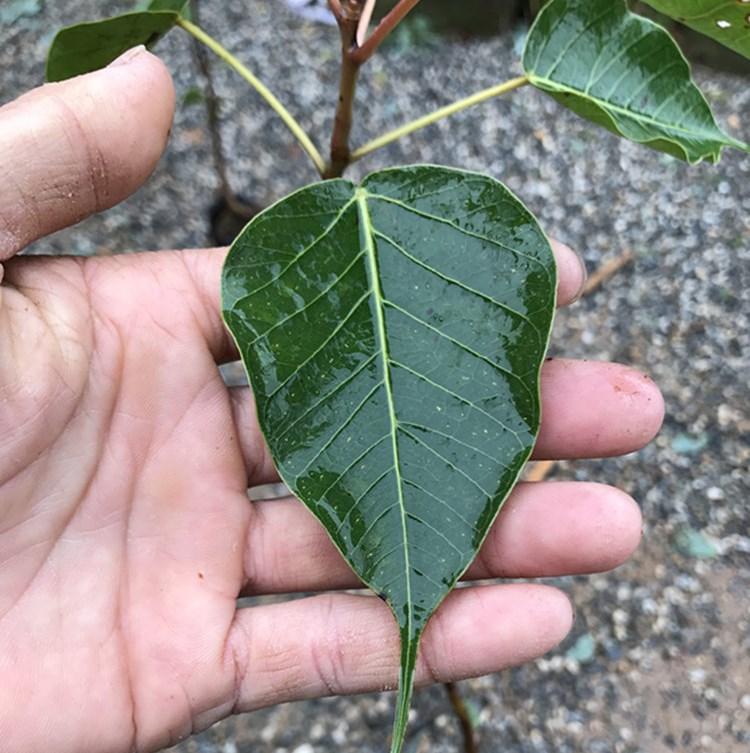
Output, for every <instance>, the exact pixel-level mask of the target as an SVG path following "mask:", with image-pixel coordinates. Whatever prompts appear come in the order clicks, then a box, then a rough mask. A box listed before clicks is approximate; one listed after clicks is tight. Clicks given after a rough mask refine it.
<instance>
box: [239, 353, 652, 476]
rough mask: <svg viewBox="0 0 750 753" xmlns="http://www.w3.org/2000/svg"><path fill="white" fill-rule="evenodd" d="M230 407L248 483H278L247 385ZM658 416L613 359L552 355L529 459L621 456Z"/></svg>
mask: <svg viewBox="0 0 750 753" xmlns="http://www.w3.org/2000/svg"><path fill="white" fill-rule="evenodd" d="M231 395H232V410H233V412H234V417H235V422H236V425H237V428H238V432H239V438H240V445H241V447H242V451H243V453H244V456H245V459H246V461H247V465H248V475H249V478H250V480H251V483H252V484H265V483H271V482H273V481H278V475H277V474H276V472H275V471H274V470H273V462H272V461H271V457H270V454H269V452H268V448H267V446H266V444H265V441H264V440H263V438H262V436H261V433H260V428H259V427H258V422H257V419H256V417H255V405H254V403H253V400H252V395H251V392H250V390H249V389H247V388H245V387H235V388H233V389H232V390H231ZM663 418H664V401H663V399H662V396H661V393H660V392H659V389H658V387H657V386H656V385H655V384H654V382H653V381H652V380H651V379H649V377H647V376H646V375H644V374H642V373H641V372H639V371H636V370H634V369H631V368H629V367H628V366H621V365H620V364H615V363H602V362H597V361H572V360H566V359H562V358H555V359H551V360H549V361H547V362H546V363H545V364H544V366H543V368H542V425H541V429H540V432H539V439H538V440H537V443H536V447H535V449H534V458H536V459H537V460H539V459H544V458H554V459H563V458H590V457H591V458H592V457H610V456H613V455H623V454H625V453H628V452H633V451H634V450H638V449H640V448H641V447H643V446H644V445H646V444H647V443H648V442H650V441H651V439H653V437H654V436H655V435H656V433H657V432H658V431H659V428H660V427H661V423H662V420H663Z"/></svg>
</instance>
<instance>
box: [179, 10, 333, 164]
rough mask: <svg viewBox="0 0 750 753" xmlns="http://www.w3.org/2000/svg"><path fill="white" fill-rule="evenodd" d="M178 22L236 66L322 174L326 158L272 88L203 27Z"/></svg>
mask: <svg viewBox="0 0 750 753" xmlns="http://www.w3.org/2000/svg"><path fill="white" fill-rule="evenodd" d="M177 23H178V24H179V25H180V26H181V27H182V28H183V29H184V30H185V31H187V32H188V33H189V34H192V35H193V36H194V37H195V38H196V39H197V40H198V41H199V42H202V43H203V44H205V45H206V47H208V48H209V49H210V50H211V51H212V52H214V53H215V54H216V55H218V57H219V58H221V59H222V60H223V61H224V62H225V63H226V64H227V65H229V66H230V67H231V68H234V70H235V71H237V73H239V74H240V76H242V78H244V79H245V81H247V82H248V83H249V84H250V86H252V87H253V88H254V89H255V91H257V92H258V94H260V96H261V97H263V99H264V100H265V101H266V102H267V103H268V105H270V107H271V108H272V109H273V110H274V112H276V114H277V115H278V116H279V117H280V118H281V119H282V120H283V121H284V124H285V125H286V127H287V128H288V129H289V130H290V131H291V132H292V134H294V137H295V138H296V139H297V141H299V143H300V146H301V147H302V148H303V149H304V150H305V151H306V152H307V154H308V155H309V157H310V159H311V160H312V161H313V164H314V165H315V167H316V168H317V170H318V172H319V173H320V174H321V175H322V174H323V172H324V171H325V169H326V164H325V160H324V159H323V157H322V156H321V155H320V152H319V151H318V150H317V148H316V147H315V144H313V143H312V141H311V140H310V137H309V136H308V135H307V134H306V133H305V131H304V130H303V129H302V127H301V126H300V124H299V123H298V122H297V121H296V120H295V119H294V117H293V116H292V115H291V113H290V112H289V111H288V110H287V109H286V107H284V105H282V104H281V102H279V100H278V99H277V98H276V97H275V96H274V94H273V93H272V92H271V90H270V89H268V87H267V86H266V85H265V84H264V83H263V82H262V81H260V80H259V79H258V78H257V77H256V76H255V75H254V74H253V73H252V71H250V69H249V68H247V66H245V65H244V64H243V63H241V62H240V61H239V60H238V59H237V58H236V57H235V56H234V55H232V53H231V52H229V50H227V49H226V48H225V47H223V46H222V45H221V44H220V43H219V42H217V41H216V40H215V39H214V38H213V37H210V36H209V35H208V34H206V32H205V31H203V29H201V28H200V27H198V26H196V25H195V24H193V23H191V22H190V21H187V20H185V19H184V18H180V19H179V20H178V21H177Z"/></svg>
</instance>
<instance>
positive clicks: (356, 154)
mask: <svg viewBox="0 0 750 753" xmlns="http://www.w3.org/2000/svg"><path fill="white" fill-rule="evenodd" d="M528 83H529V80H528V78H526V76H519V77H518V78H512V79H510V80H509V81H504V82H503V83H502V84H498V85H497V86H492V87H490V88H489V89H483V90H482V91H479V92H477V93H476V94H472V95H471V96H470V97H466V98H465V99H460V100H458V102H454V103H453V104H452V105H447V106H446V107H441V108H440V109H439V110H435V111H434V112H431V113H430V114H429V115H425V116H423V117H421V118H417V120H412V121H411V122H409V123H406V124H405V125H402V126H400V127H399V128H395V129H394V130H392V131H388V133H384V134H383V135H382V136H378V137H377V138H376V139H373V140H372V141H368V142H367V143H366V144H363V145H362V146H360V147H359V148H358V149H355V150H354V151H353V152H352V153H351V155H350V156H349V161H350V162H356V160H358V159H362V157H364V156H365V155H367V154H370V152H374V151H375V150H376V149H380V148H381V147H384V146H387V145H388V144H390V143H392V142H393V141H396V140H397V139H400V138H401V137H402V136H407V135H408V134H410V133H413V132H414V131H418V130H419V129H420V128H424V127H425V126H428V125H432V124H433V123H436V122H437V121H438V120H442V119H443V118H447V117H448V116H449V115H453V114H455V113H457V112H460V111H461V110H465V109H466V108H468V107H472V106H473V105H478V104H479V103H480V102H484V101H486V100H488V99H492V98H493V97H498V96H500V95H501V94H506V93H507V92H509V91H513V89H518V88H519V87H521V86H525V85H526V84H528Z"/></svg>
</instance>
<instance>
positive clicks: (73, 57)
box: [47, 11, 179, 81]
mask: <svg viewBox="0 0 750 753" xmlns="http://www.w3.org/2000/svg"><path fill="white" fill-rule="evenodd" d="M178 18H179V15H178V14H177V13H175V12H174V11H143V12H141V13H125V14H124V15H122V16H114V17H113V18H105V19H104V20H102V21H93V22H91V23H83V24H77V25H76V26H68V27H66V28H64V29H61V30H60V31H59V32H58V33H57V35H56V36H55V38H54V40H53V41H52V47H51V48H50V51H49V56H48V58H47V80H48V81H62V80H64V79H66V78H72V77H73V76H79V75H81V74H82V73H90V72H91V71H96V70H98V69H99V68H104V67H105V66H107V65H109V64H110V63H111V62H112V61H113V60H114V59H115V58H117V57H119V56H120V55H122V53H123V52H125V51H126V50H129V49H130V48H131V47H136V46H137V45H139V44H145V45H152V44H154V43H155V42H156V41H157V40H158V39H159V38H160V37H162V36H163V35H164V34H166V33H167V32H168V31H169V30H170V29H171V28H172V27H173V26H174V25H175V24H176V23H177V19H178Z"/></svg>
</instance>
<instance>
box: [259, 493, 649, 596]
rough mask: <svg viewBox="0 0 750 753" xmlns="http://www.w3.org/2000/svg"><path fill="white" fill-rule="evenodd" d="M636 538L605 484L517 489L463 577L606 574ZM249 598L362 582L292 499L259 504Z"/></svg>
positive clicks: (622, 505) (636, 527)
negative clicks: (256, 595) (257, 595)
mask: <svg viewBox="0 0 750 753" xmlns="http://www.w3.org/2000/svg"><path fill="white" fill-rule="evenodd" d="M640 537H641V512H640V509H639V507H638V505H637V504H636V503H635V502H634V501H633V500H632V499H631V498H630V497H629V496H628V495H627V494H625V493H624V492H621V491H619V490H618V489H615V488H613V487H611V486H606V485H604V484H591V483H576V482H569V481H563V482H544V483H525V484H519V485H518V486H517V487H516V488H515V490H514V491H513V493H512V495H511V497H510V499H509V500H508V501H507V502H506V504H505V506H504V508H503V511H502V512H501V513H500V515H499V516H498V519H497V521H496V523H495V524H494V525H493V527H492V528H491V530H490V532H489V534H488V535H487V538H486V540H485V542H484V544H483V545H482V548H481V550H480V552H479V554H478V556H477V558H476V560H475V561H474V563H473V564H472V565H471V567H470V568H469V570H468V572H467V573H466V575H465V578H466V579H477V578H499V577H503V578H531V577H553V576H560V575H578V574H583V573H595V572H603V571H605V570H611V569H612V568H614V567H617V566H618V565H621V564H622V563H623V562H625V561H626V560H627V559H628V557H630V555H631V554H632V553H633V551H634V550H635V548H636V547H637V546H638V542H639V541H640ZM245 577H246V582H247V585H246V587H245V589H244V593H245V594H246V595H249V594H268V593H291V592H304V591H319V590H320V591H322V590H330V589H334V588H356V587H358V586H360V585H361V583H360V581H359V580H358V579H357V577H356V576H355V575H354V573H353V572H352V570H351V568H350V567H349V566H348V565H347V564H346V562H345V561H344V560H343V558H342V557H341V555H340V554H339V553H338V551H337V550H336V548H335V547H334V546H333V544H332V543H331V540H330V539H329V538H328V535H327V534H326V532H325V530H324V529H323V526H322V525H321V524H320V523H319V522H318V521H317V520H316V519H315V518H314V517H313V515H312V513H310V512H309V511H308V510H307V509H306V508H305V507H303V505H302V504H301V503H300V502H298V501H297V500H295V499H293V498H291V497H288V498H285V499H283V500H268V501H264V502H256V503H255V504H254V505H253V520H252V524H251V526H250V529H249V534H248V541H247V548H246V551H245Z"/></svg>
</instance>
